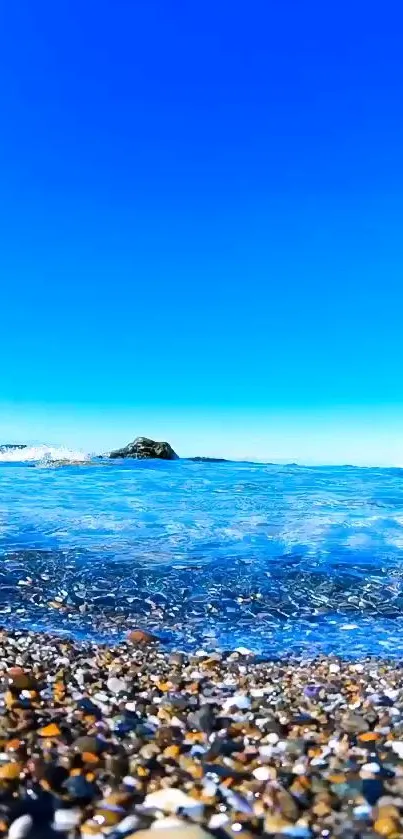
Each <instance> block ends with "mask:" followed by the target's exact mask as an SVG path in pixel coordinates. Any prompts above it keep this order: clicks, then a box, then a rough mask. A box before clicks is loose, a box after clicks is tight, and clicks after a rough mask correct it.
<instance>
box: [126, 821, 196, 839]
mask: <svg viewBox="0 0 403 839" xmlns="http://www.w3.org/2000/svg"><path fill="white" fill-rule="evenodd" d="M163 830H164V832H163V839H177V837H178V833H179V834H180V837H181V839H212V834H211V833H208V832H207V830H204V828H202V827H199V825H196V824H187V823H186V822H183V825H181V826H180V827H179V826H177V827H165V828H164V829H163ZM133 837H135V839H161V829H159V828H157V827H156V826H155V825H153V826H152V827H150V828H149V830H138V831H137V832H136V833H133ZM127 839H131V837H130V836H129V837H127Z"/></svg>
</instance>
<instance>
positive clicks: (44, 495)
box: [0, 461, 403, 655]
mask: <svg viewBox="0 0 403 839" xmlns="http://www.w3.org/2000/svg"><path fill="white" fill-rule="evenodd" d="M0 560H1V562H0V583H1V586H0V623H1V624H3V625H4V626H8V627H15V626H30V627H37V628H47V629H55V630H57V631H69V632H73V633H74V634H75V635H77V636H83V635H84V636H86V635H91V636H93V637H98V638H105V637H106V638H110V637H111V636H113V637H116V636H120V635H122V634H123V633H124V632H125V630H126V629H127V628H128V627H129V626H131V625H137V624H138V625H141V626H146V627H148V628H150V629H151V630H154V631H157V632H158V633H159V634H160V635H162V637H163V638H164V639H165V640H166V641H167V643H170V644H173V645H174V646H175V647H177V648H182V649H185V648H189V647H194V646H195V645H196V646H197V647H201V646H202V647H204V648H207V649H210V648H212V647H217V646H218V647H224V648H228V647H233V646H234V645H235V646H236V645H242V646H246V647H248V648H249V649H252V650H254V651H256V652H258V653H263V654H273V655H274V654H275V655H283V654H284V653H289V652H293V653H298V654H301V653H303V654H307V655H312V654H315V653H317V652H334V653H339V654H343V655H346V654H347V655H349V654H351V655H356V654H359V655H361V654H363V653H371V654H382V655H390V654H393V655H401V654H402V652H403V470H400V469H358V468H352V467H343V468H341V467H340V468H334V467H332V468H302V467H297V466H271V465H260V464H259V465H253V464H230V463H220V464H213V463H206V464H203V463H192V462H189V461H176V462H164V461H123V462H117V461H113V462H111V461H106V462H97V463H94V464H93V465H87V464H83V465H78V466H62V467H59V468H57V467H55V466H52V465H50V464H46V463H45V464H43V463H42V464H36V465H34V464H27V463H24V464H18V463H0Z"/></svg>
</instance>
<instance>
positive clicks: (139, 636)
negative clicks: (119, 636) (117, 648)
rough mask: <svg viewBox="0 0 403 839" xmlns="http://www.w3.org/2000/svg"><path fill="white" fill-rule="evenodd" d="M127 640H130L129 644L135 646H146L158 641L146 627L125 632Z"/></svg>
mask: <svg viewBox="0 0 403 839" xmlns="http://www.w3.org/2000/svg"><path fill="white" fill-rule="evenodd" d="M127 640H128V641H130V643H131V644H136V645H137V646H147V645H148V644H155V643H158V638H157V636H156V635H153V634H152V633H151V632H147V630H146V629H131V630H130V631H129V632H128V633H127Z"/></svg>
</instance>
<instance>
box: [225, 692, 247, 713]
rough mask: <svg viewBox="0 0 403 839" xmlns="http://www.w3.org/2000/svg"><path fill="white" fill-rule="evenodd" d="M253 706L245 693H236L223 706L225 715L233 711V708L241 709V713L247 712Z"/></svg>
mask: <svg viewBox="0 0 403 839" xmlns="http://www.w3.org/2000/svg"><path fill="white" fill-rule="evenodd" d="M250 706H251V701H250V697H249V696H246V694H244V693H236V694H235V695H234V696H230V697H229V698H228V699H227V700H226V701H225V702H224V705H223V711H224V714H225V713H227V712H228V711H230V710H231V708H239V710H240V711H247V710H248V708H250Z"/></svg>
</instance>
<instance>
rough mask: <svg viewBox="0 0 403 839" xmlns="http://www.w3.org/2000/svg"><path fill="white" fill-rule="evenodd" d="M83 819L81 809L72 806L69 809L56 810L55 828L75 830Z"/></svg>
mask: <svg viewBox="0 0 403 839" xmlns="http://www.w3.org/2000/svg"><path fill="white" fill-rule="evenodd" d="M80 821H81V810H79V809H78V808H71V809H68V810H55V815H54V817H53V825H52V827H53V830H62V831H66V833H67V831H69V830H74V828H75V827H77V825H78V824H80Z"/></svg>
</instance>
